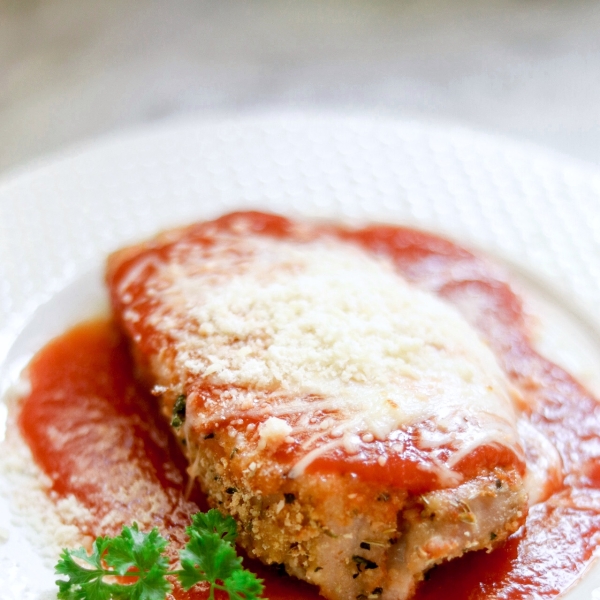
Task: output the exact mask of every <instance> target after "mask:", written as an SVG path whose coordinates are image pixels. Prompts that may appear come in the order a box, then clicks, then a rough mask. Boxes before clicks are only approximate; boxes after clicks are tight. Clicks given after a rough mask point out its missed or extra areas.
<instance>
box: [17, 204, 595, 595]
mask: <svg viewBox="0 0 600 600" xmlns="http://www.w3.org/2000/svg"><path fill="white" fill-rule="evenodd" d="M255 215H256V216H255V218H256V219H262V220H263V222H264V223H266V224H267V225H268V227H267V230H266V234H270V235H278V236H284V235H285V227H286V223H287V221H286V220H285V219H281V218H279V217H271V216H267V215H261V214H259V213H255ZM269 228H270V229H271V231H270V232H269V230H268V229H269ZM330 230H331V231H333V232H335V235H339V236H340V237H341V238H343V239H346V240H348V241H351V242H354V243H357V244H359V245H360V246H362V247H363V248H365V249H366V250H368V251H370V252H374V253H378V254H385V255H387V256H389V257H391V258H392V259H393V260H394V262H395V264H396V265H397V267H398V268H399V270H400V271H401V272H402V273H403V274H404V276H405V277H406V278H407V279H409V280H410V281H412V282H414V283H416V284H417V285H419V286H421V287H424V288H426V289H429V290H430V291H433V292H434V293H436V294H438V295H439V296H441V297H443V298H446V299H447V300H448V301H450V302H451V303H453V304H455V305H456V306H457V307H458V308H459V310H462V311H463V313H464V315H465V317H466V318H467V319H468V320H469V321H470V322H471V324H472V325H473V326H474V327H475V328H476V329H477V330H478V331H479V332H480V333H481V334H482V335H483V336H484V337H485V338H486V340H488V342H489V343H490V345H491V347H492V349H493V350H494V352H495V354H496V357H497V359H498V361H499V363H500V365H501V366H502V368H503V369H504V371H505V373H506V374H507V375H508V376H509V378H510V379H511V381H512V382H513V384H515V385H516V386H517V387H518V388H519V389H520V390H521V392H522V393H523V394H524V396H525V397H526V398H527V401H528V404H529V406H530V407H531V414H530V415H529V419H530V420H531V422H532V424H534V425H535V427H536V428H537V429H539V430H540V431H542V432H543V433H544V434H545V435H546V436H547V437H548V438H549V439H550V440H551V441H552V443H553V444H554V446H555V447H556V448H557V450H558V451H559V453H560V455H561V458H562V462H563V470H564V476H565V477H564V483H563V485H562V487H561V488H560V489H559V490H558V491H557V492H555V493H554V494H553V495H552V496H551V497H550V498H549V499H548V500H546V501H545V502H542V503H540V504H537V505H535V506H533V507H532V508H531V510H530V512H529V515H528V517H527V521H526V524H525V526H524V527H522V528H521V529H520V530H519V531H517V532H516V533H515V534H514V535H512V536H511V537H510V538H509V539H508V541H507V542H506V543H505V544H504V545H502V546H501V547H499V548H497V549H495V550H494V551H493V552H491V553H486V552H485V551H481V552H471V553H467V554H466V555H465V556H463V557H462V558H460V559H456V560H453V561H450V562H448V563H446V564H443V565H440V566H438V567H435V568H434V569H432V570H431V571H430V572H429V573H428V575H427V580H426V581H425V582H423V583H422V584H421V586H420V588H419V590H418V592H417V596H416V597H417V599H418V600H442V599H443V600H467V599H468V600H484V599H493V598H497V599H505V600H516V599H523V600H525V599H530V598H534V597H536V598H553V597H555V596H557V595H558V594H560V593H561V592H562V591H564V590H565V589H566V588H568V587H569V586H570V585H571V584H572V583H573V582H574V581H576V579H577V577H578V576H579V575H580V574H581V572H582V571H583V570H584V569H585V567H586V566H587V565H588V563H589V562H590V560H591V559H592V557H593V554H594V550H595V547H596V544H597V542H598V541H600V406H599V404H598V403H597V401H596V400H595V399H594V398H593V397H592V396H591V395H590V394H589V392H587V390H585V388H583V387H582V386H581V385H580V384H579V383H577V382H576V381H575V380H574V379H573V378H572V377H571V376H570V375H569V374H568V373H566V372H565V371H564V370H563V369H561V368H560V367H558V366H556V365H554V364H553V363H551V362H549V361H547V360H546V359H544V358H543V357H541V356H540V355H539V354H538V353H537V352H536V351H535V350H534V349H533V347H532V344H531V341H530V339H529V336H528V331H527V327H526V324H525V320H524V318H523V311H522V307H521V302H520V300H519V298H518V297H516V296H515V294H514V293H513V292H512V291H511V289H510V287H509V286H508V284H506V283H505V282H503V281H501V280H499V279H498V278H497V276H496V275H495V273H494V271H493V269H492V268H491V267H490V266H489V265H488V264H487V263H486V262H485V261H482V260H481V259H479V258H478V257H476V256H474V255H473V254H471V253H470V252H468V251H466V250H464V249H463V248H461V247H459V246H457V245H455V244H453V243H451V242H448V241H446V240H443V239H441V238H439V237H436V236H434V235H431V234H427V233H423V232H418V231H415V230H411V229H405V228H398V227H390V226H371V227H367V228H365V229H362V230H345V229H342V228H330ZM28 375H29V378H30V381H31V392H30V394H29V395H28V396H27V397H26V398H24V399H23V402H22V404H21V411H20V415H19V426H20V429H21V432H22V434H23V437H24V438H25V440H26V441H27V443H28V444H29V446H30V448H31V450H32V453H33V456H34V458H35V460H36V462H37V463H38V464H39V466H40V467H41V468H42V469H43V470H44V471H45V472H46V473H47V474H48V475H49V476H50V478H51V480H52V482H53V484H52V490H53V491H54V492H55V493H56V494H57V495H58V497H64V496H67V495H73V496H75V497H76V498H77V499H78V500H79V502H80V503H81V504H82V505H83V506H85V507H86V508H87V509H88V510H89V513H90V514H91V515H92V518H91V519H88V520H86V522H85V523H81V524H80V527H81V529H82V533H84V534H89V535H91V536H93V537H96V536H98V535H115V534H116V533H118V532H119V531H120V529H121V526H122V525H124V524H130V523H132V522H133V521H137V522H138V523H140V524H141V525H142V528H144V527H147V528H148V529H150V528H152V527H154V526H156V527H158V528H159V529H160V530H161V532H162V533H163V535H165V536H166V537H167V538H168V539H169V540H170V541H172V542H173V543H172V544H171V546H172V547H173V548H177V547H178V546H181V545H182V544H183V543H184V529H185V527H186V526H187V525H188V523H189V515H190V514H193V513H194V512H196V511H197V510H200V509H202V510H205V509H206V501H205V499H204V498H203V497H202V495H201V494H200V493H199V492H197V491H192V493H191V495H189V494H186V489H187V487H188V482H187V476H186V471H185V466H186V465H185V460H184V459H183V457H182V456H181V455H180V452H179V449H178V448H177V447H176V446H175V444H174V442H173V441H172V440H171V436H170V435H169V431H168V426H167V425H166V424H164V423H163V421H162V419H161V417H160V416H159V415H158V414H157V413H156V412H155V411H154V409H153V406H154V404H155V403H154V402H153V398H152V397H150V396H149V394H148V393H147V392H146V391H145V390H144V389H143V388H142V387H141V386H140V384H139V383H138V382H137V381H136V379H135V376H134V372H133V365H132V362H131V360H130V358H129V355H128V352H127V346H126V343H125V341H124V340H123V339H122V337H121V335H120V333H119V331H118V330H117V328H116V327H115V325H114V324H113V323H112V322H110V321H107V320H99V321H95V322H90V323H84V324H82V325H80V326H78V327H76V328H74V329H73V330H71V331H69V332H67V333H66V334H64V335H63V336H61V337H60V338H57V339H56V340H54V341H53V342H51V343H50V344H48V345H47V346H46V347H45V348H44V349H42V350H41V351H40V352H39V353H38V355H37V356H36V357H35V358H34V360H33V361H32V363H31V364H30V366H29V369H28ZM188 491H189V490H188ZM244 566H246V567H247V568H250V569H252V570H255V571H257V572H258V573H259V575H260V576H261V577H263V578H264V579H265V584H266V590H265V594H264V595H265V597H267V598H270V599H271V600H295V599H300V598H302V599H305V600H310V599H311V598H318V597H319V595H318V593H317V591H316V590H315V588H313V587H311V586H309V585H307V584H305V583H303V582H300V581H298V580H295V579H292V578H289V577H287V576H286V575H284V574H282V573H281V572H280V570H278V569H275V568H268V567H264V566H263V565H260V564H259V563H256V562H254V561H250V560H248V559H245V560H244ZM174 596H175V598H177V599H182V600H183V599H190V600H192V599H198V600H200V599H203V598H206V597H207V590H206V589H205V588H202V587H201V586H199V587H198V588H197V589H193V590H192V591H191V592H187V593H186V592H183V591H182V590H178V589H176V590H175V591H174Z"/></svg>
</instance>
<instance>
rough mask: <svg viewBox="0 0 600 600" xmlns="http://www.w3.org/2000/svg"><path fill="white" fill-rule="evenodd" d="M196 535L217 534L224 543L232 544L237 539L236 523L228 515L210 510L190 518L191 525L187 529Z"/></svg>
mask: <svg viewBox="0 0 600 600" xmlns="http://www.w3.org/2000/svg"><path fill="white" fill-rule="evenodd" d="M190 530H192V531H196V532H198V533H217V534H218V535H219V537H220V538H222V539H223V540H224V541H226V542H229V543H230V544H234V543H235V540H236V538H237V523H236V522H235V519H234V518H233V517H232V516H230V515H224V514H223V513H222V512H220V511H218V510H216V509H214V508H211V509H210V510H209V511H208V512H207V513H201V512H199V513H196V514H195V515H194V516H193V517H192V524H191V526H190V527H188V528H187V532H188V535H189V533H190Z"/></svg>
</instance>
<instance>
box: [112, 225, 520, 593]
mask: <svg viewBox="0 0 600 600" xmlns="http://www.w3.org/2000/svg"><path fill="white" fill-rule="evenodd" d="M251 229H252V228H251V227H250V226H249V225H248V223H246V222H245V221H244V217H243V216H241V217H236V218H234V219H233V220H232V221H231V223H230V224H229V225H227V224H226V225H225V226H221V227H219V226H212V225H211V224H207V225H206V226H205V228H204V230H201V235H198V232H197V231H196V232H195V233H194V235H190V234H189V232H188V231H187V230H182V231H181V232H179V233H178V232H171V233H169V234H167V235H166V236H165V237H164V238H163V240H164V243H163V242H161V239H160V238H159V239H158V240H157V241H155V242H152V243H150V244H149V245H147V246H141V247H139V248H138V249H137V250H135V249H134V250H132V249H128V250H126V251H125V252H124V253H121V254H117V255H115V256H114V257H113V259H112V262H111V264H110V265H109V284H110V286H111V294H112V299H113V305H114V307H115V311H116V313H117V314H118V316H119V319H120V321H121V323H122V325H123V327H124V329H125V331H126V332H127V333H128V335H129V336H130V338H131V340H132V345H133V350H134V354H135V355H136V356H137V357H138V360H139V364H140V367H141V368H142V370H143V371H144V372H145V375H146V377H148V378H149V379H150V380H151V383H152V384H153V385H154V386H155V390H156V393H157V395H159V396H160V398H161V401H162V402H163V406H164V410H165V413H167V415H168V416H169V417H170V416H171V412H172V410H173V406H174V404H175V401H176V399H177V398H178V397H180V396H181V395H184V396H185V397H186V411H185V421H184V422H183V423H182V425H181V426H180V427H178V428H177V432H178V435H179V436H180V438H181V440H182V441H183V442H184V443H185V450H186V452H187V454H188V458H189V460H190V463H191V465H190V472H191V473H192V474H193V475H194V476H196V477H197V478H198V479H199V480H200V482H201V483H202V485H203V487H204V489H205V491H207V492H208V494H209V498H210V500H211V501H212V503H213V504H215V505H217V506H221V507H224V508H226V509H227V510H229V512H231V513H232V514H233V515H234V516H236V518H237V519H238V520H239V521H240V523H241V529H242V532H241V536H240V539H241V542H242V543H243V544H244V545H245V546H246V548H247V549H248V550H249V551H250V553H251V554H254V555H255V556H258V557H259V558H262V559H263V560H265V561H267V562H278V563H284V564H285V565H286V568H287V569H288V570H289V571H290V572H291V573H293V574H295V575H297V576H299V577H302V578H304V579H307V580H308V581H311V582H313V583H316V584H318V585H319V586H320V587H321V591H322V593H323V594H324V595H325V596H326V597H329V598H340V599H341V598H348V597H358V596H360V594H366V595H367V596H368V594H370V593H372V590H373V589H379V588H381V593H379V592H378V594H379V596H381V597H382V598H384V599H396V600H397V599H402V598H406V597H408V596H409V595H410V594H411V593H412V590H413V589H414V585H415V581H417V580H418V579H419V578H420V577H422V574H423V572H424V571H425V570H426V569H427V568H429V567H430V566H432V565H433V564H436V563H437V562H440V561H441V560H444V559H447V558H452V557H454V556H459V555H460V554H462V553H463V552H464V551H466V550H470V549H478V548H489V547H491V546H492V545H493V544H494V543H497V542H499V541H501V540H502V539H504V538H506V536H507V535H509V534H510V533H511V532H513V531H515V530H516V529H517V528H518V527H519V525H520V524H521V523H522V521H523V519H524V517H525V514H526V508H527V507H526V500H527V499H526V493H525V491H524V486H523V478H522V476H523V473H524V468H523V460H524V453H523V449H522V447H521V444H520V442H519V436H518V433H517V421H518V411H517V409H516V407H515V404H514V402H513V392H512V390H511V386H510V384H509V383H508V381H507V379H506V377H505V376H504V374H503V373H502V371H501V370H500V368H499V366H498V364H497V362H496V360H495V358H494V356H493V354H492V352H491V351H490V349H489V348H488V347H487V345H486V344H485V343H484V342H483V341H482V340H481V339H480V338H479V337H478V335H477V334H476V333H475V332H474V331H473V329H472V328H471V327H470V326H469V325H468V324H467V322H466V321H465V320H464V319H463V317H461V316H460V315H459V314H458V312H457V311H456V310H455V309H454V308H452V307H451V306H450V305H448V304H446V303H445V302H444V301H442V300H440V299H438V298H437V297H435V296H433V295H432V294H429V293H427V292H425V291H422V290H420V289H418V288H416V287H415V286H414V285H411V284H409V283H408V282H407V281H406V280H405V279H404V278H403V277H402V276H401V275H400V274H399V273H398V272H397V270H396V269H395V268H394V265H393V264H392V262H391V261H389V260H387V259H384V258H380V257H376V256H374V255H371V254H369V253H367V252H365V251H363V250H361V249H359V248H358V247H356V246H354V245H352V244H350V243H347V242H343V241H341V240H340V239H339V238H338V237H336V236H335V235H332V234H331V233H319V232H318V230H317V229H315V232H314V234H310V228H308V231H309V234H308V235H307V234H306V232H307V229H306V228H300V229H299V230H298V231H299V233H298V234H297V235H296V234H294V233H291V234H289V235H287V236H286V237H284V238H282V237H279V236H278V237H276V236H271V235H266V234H263V233H257V232H254V231H252V230H251ZM472 457H475V458H472ZM482 457H483V458H482ZM469 461H471V463H472V464H475V467H472V465H471V467H472V468H467V467H468V465H469V464H470V463H469ZM336 465H339V469H337V468H336ZM365 465H366V466H365ZM465 465H467V467H465ZM498 482H500V485H497V484H498ZM289 497H293V498H294V501H293V502H287V498H289ZM430 505H435V506H437V507H438V509H437V510H435V511H430V509H429V508H428V507H429V506H430ZM428 511H430V512H428ZM423 515H427V516H426V517H425V516H423ZM491 533H493V534H494V535H493V536H492V535H491ZM292 544H293V548H291V545H292ZM361 544H362V545H361ZM365 544H366V545H367V546H368V548H369V549H368V550H365V547H366V546H365ZM365 552H367V554H365ZM357 557H358V558H357ZM374 565H375V566H374Z"/></svg>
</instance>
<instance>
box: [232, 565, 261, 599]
mask: <svg viewBox="0 0 600 600" xmlns="http://www.w3.org/2000/svg"><path fill="white" fill-rule="evenodd" d="M225 585H226V587H227V591H228V592H229V598H230V599H231V600H255V599H256V598H259V597H260V595H261V594H262V593H263V590H264V586H263V584H262V580H261V579H259V578H258V577H257V576H256V575H255V574H254V573H252V572H250V571H246V570H245V569H240V570H239V571H234V572H233V573H232V574H231V577H229V578H228V579H227V580H226V581H225Z"/></svg>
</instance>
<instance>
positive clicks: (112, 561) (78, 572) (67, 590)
mask: <svg viewBox="0 0 600 600" xmlns="http://www.w3.org/2000/svg"><path fill="white" fill-rule="evenodd" d="M186 532H187V535H188V537H189V541H188V543H187V544H186V545H185V547H184V548H183V549H182V550H181V551H180V552H179V561H180V563H181V569H177V570H170V569H169V561H168V559H167V557H166V556H165V554H164V552H165V550H166V548H167V540H165V538H163V537H162V536H161V535H160V534H159V533H158V530H157V529H156V528H155V529H153V530H152V531H151V532H150V533H143V532H142V531H140V530H139V528H138V526H137V524H136V523H134V524H133V525H132V526H131V527H127V526H125V527H123V530H122V531H121V534H120V535H118V536H116V537H113V538H110V537H99V538H97V539H96V541H95V542H94V544H93V547H92V553H91V554H88V553H87V552H86V551H85V549H84V548H79V549H77V550H63V552H62V554H61V555H60V560H59V561H58V563H57V565H56V569H55V571H56V574H57V575H64V576H65V577H66V579H59V580H58V581H57V582H56V584H57V585H58V588H59V591H58V599H59V600H164V598H165V596H166V595H167V594H168V593H169V592H170V591H171V590H172V587H173V586H172V584H171V582H170V581H169V580H168V579H167V577H168V576H174V577H176V578H177V579H178V580H179V582H180V584H181V586H182V587H183V588H184V589H185V590H189V589H190V588H192V587H194V586H195V585H196V584H197V583H200V582H203V581H206V582H208V583H209V584H210V591H209V596H208V598H209V600H213V599H214V594H215V590H222V591H224V592H226V593H228V594H229V598H230V600H258V598H259V597H260V595H261V594H262V593H263V585H262V580H260V579H258V578H257V577H256V575H255V574H254V573H251V572H250V571H247V570H245V569H244V568H243V567H242V559H241V558H240V557H239V556H238V555H237V553H236V551H235V547H234V545H233V544H234V543H235V539H236V537H237V525H236V522H235V521H234V519H233V518H232V517H229V516H225V515H223V514H221V513H220V512H219V511H218V510H214V509H212V510H209V511H208V512H207V513H197V514H196V515H194V516H193V517H192V524H191V525H190V526H189V527H187V528H186Z"/></svg>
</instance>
